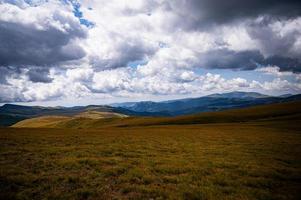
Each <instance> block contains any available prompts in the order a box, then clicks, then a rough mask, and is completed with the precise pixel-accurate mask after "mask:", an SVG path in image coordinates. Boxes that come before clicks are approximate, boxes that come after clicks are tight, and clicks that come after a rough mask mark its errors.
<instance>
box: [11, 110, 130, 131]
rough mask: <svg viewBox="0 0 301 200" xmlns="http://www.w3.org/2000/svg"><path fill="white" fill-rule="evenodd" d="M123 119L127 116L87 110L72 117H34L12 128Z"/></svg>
mask: <svg viewBox="0 0 301 200" xmlns="http://www.w3.org/2000/svg"><path fill="white" fill-rule="evenodd" d="M125 117H128V116H127V115H124V114H120V113H114V112H98V111H95V110H89V111H86V112H83V113H79V114H77V115H74V116H56V115H50V116H41V117H34V118H30V119H25V120H23V121H20V122H18V123H16V124H14V125H12V127H16V128H20V127H27V128H38V127H55V126H57V124H61V123H64V124H68V122H72V121H79V122H81V124H82V123H83V122H84V121H91V120H97V119H105V118H125Z"/></svg>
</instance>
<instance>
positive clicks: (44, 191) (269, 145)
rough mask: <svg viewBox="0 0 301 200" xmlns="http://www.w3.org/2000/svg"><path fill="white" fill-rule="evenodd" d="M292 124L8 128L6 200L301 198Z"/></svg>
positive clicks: (3, 149) (0, 159) (1, 184)
mask: <svg viewBox="0 0 301 200" xmlns="http://www.w3.org/2000/svg"><path fill="white" fill-rule="evenodd" d="M281 122H282V121H281ZM290 123H292V124H295V125H294V127H293V128H291V126H290V124H287V122H283V123H279V121H277V120H276V121H275V122H273V123H272V122H265V121H263V122H256V123H255V122H253V123H232V124H207V125H181V126H178V125H173V126H147V127H127V128H122V127H121V128H113V127H111V128H103V129H98V130H93V129H91V130H87V129H46V128H45V129H39V128H36V129H30V128H3V129H0V143H1V146H0V199H264V200H266V199H300V189H301V134H300V130H301V129H300V127H301V126H300V125H299V124H300V123H296V122H294V121H290ZM276 125H277V126H276ZM272 127H275V128H272Z"/></svg>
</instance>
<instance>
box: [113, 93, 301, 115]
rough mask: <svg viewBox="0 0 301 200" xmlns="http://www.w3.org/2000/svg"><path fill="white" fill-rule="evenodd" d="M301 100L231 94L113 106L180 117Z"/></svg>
mask: <svg viewBox="0 0 301 200" xmlns="http://www.w3.org/2000/svg"><path fill="white" fill-rule="evenodd" d="M298 99H300V100H301V95H286V96H284V97H283V96H280V97H272V96H268V95H264V94H260V93H255V92H230V93H224V94H212V95H208V96H203V97H198V98H187V99H178V100H171V101H162V102H152V101H142V102H127V103H120V104H112V106H115V107H122V108H126V109H128V110H131V111H134V112H148V113H162V115H161V116H179V115H187V114H194V113H200V112H208V111H220V110H227V109H233V108H246V107H250V106H255V105H264V104H271V103H280V102H288V101H292V100H298Z"/></svg>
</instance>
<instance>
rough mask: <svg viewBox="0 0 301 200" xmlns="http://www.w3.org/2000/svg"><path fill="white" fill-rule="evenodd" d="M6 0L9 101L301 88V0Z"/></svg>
mask: <svg viewBox="0 0 301 200" xmlns="http://www.w3.org/2000/svg"><path fill="white" fill-rule="evenodd" d="M0 3H1V4H0V12H1V13H2V14H1V15H0V44H1V46H0V89H1V93H0V101H1V102H13V101H44V100H45V101H46V100H52V99H60V98H61V99H64V98H66V97H74V98H82V97H91V98H95V99H97V98H103V97H106V98H115V97H133V98H134V97H137V96H143V95H145V94H147V95H189V94H200V95H201V94H206V93H212V92H223V91H231V90H248V91H251V90H252V91H261V92H268V93H287V92H293V93H299V92H300V91H301V85H300V72H301V54H300V52H301V37H300V36H301V29H300V27H301V3H300V2H299V1H276V0H269V1H264V2H262V1H257V0H255V1H238V0H231V1H227V2H221V1H215V0H213V1H212V0H211V1H209V0H201V1H200V0H175V1H164V0H151V1H143V0H133V1H131V2H126V1H119V0H112V1H99V0H89V1H86V0H82V1H67V0H64V1H59V0H57V1H49V2H48V1H42V0H34V1H22V0H17V1H12V0H2V1H0ZM216 70H226V73H231V76H230V77H229V76H225V77H224V74H223V73H224V71H222V72H221V71H216ZM243 71H250V72H251V73H252V74H253V76H251V77H248V78H242V77H240V72H243ZM279 74H282V75H279ZM258 75H262V76H264V77H265V78H264V79H260V80H259V79H257V76H258Z"/></svg>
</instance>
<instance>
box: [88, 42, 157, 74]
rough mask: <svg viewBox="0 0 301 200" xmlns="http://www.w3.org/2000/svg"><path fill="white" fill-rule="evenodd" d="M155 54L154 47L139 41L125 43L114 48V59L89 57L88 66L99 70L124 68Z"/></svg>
mask: <svg viewBox="0 0 301 200" xmlns="http://www.w3.org/2000/svg"><path fill="white" fill-rule="evenodd" d="M155 52H156V49H155V48H154V47H152V46H147V45H145V44H144V43H142V42H140V41H139V40H136V41H126V42H124V43H121V44H120V45H118V46H117V47H116V48H115V52H114V57H112V58H109V59H100V58H98V57H91V58H90V64H91V65H93V66H94V67H95V68H96V69H100V70H103V69H116V68H119V67H126V66H127V65H128V64H129V63H131V62H135V61H141V60H144V59H146V58H147V57H149V56H152V55H153V54H154V53H155Z"/></svg>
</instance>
